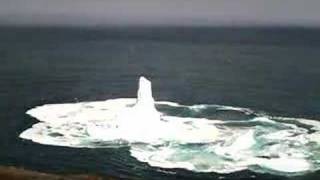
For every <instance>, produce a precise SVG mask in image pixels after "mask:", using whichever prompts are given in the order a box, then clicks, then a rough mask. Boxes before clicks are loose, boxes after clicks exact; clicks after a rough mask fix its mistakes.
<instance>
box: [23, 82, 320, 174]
mask: <svg viewBox="0 0 320 180" xmlns="http://www.w3.org/2000/svg"><path fill="white" fill-rule="evenodd" d="M27 114H29V115H31V116H33V117H35V118H37V119H38V120H39V121H40V122H39V123H37V124H35V125H33V126H32V127H31V128H29V129H27V130H26V131H24V132H23V133H21V134H20V137H21V138H24V139H29V140H32V141H34V142H37V143H41V144H48V145H57V146H69V147H87V148H103V147H109V148H110V147H119V146H130V153H131V155H132V156H133V157H135V158H136V159H138V160H139V161H142V162H147V163H148V164H149V165H151V166H158V167H163V168H185V169H188V170H191V171H197V172H217V173H231V172H236V171H240V170H245V169H249V170H252V171H255V172H263V173H265V172H268V173H273V174H278V175H288V176H290V175H300V174H304V173H307V172H311V171H315V170H318V169H320V153H319V152H320V140H319V139H320V138H319V137H320V122H319V121H315V120H308V119H296V118H283V117H272V116H268V115H259V114H257V113H255V112H254V111H252V110H250V109H245V108H238V107H229V106H220V105H193V106H185V105H180V104H178V103H174V102H155V101H154V99H153V97H152V90H151V82H150V81H148V80H147V79H145V78H144V77H141V78H140V80H139V90H138V93H137V99H134V98H127V99H111V100H106V101H98V102H82V103H71V104H51V105H43V106H40V107H36V108H34V109H31V110H29V111H28V112H27Z"/></svg>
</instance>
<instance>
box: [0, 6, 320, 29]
mask: <svg viewBox="0 0 320 180" xmlns="http://www.w3.org/2000/svg"><path fill="white" fill-rule="evenodd" d="M319 7H320V1H318V0H306V1H301V0H282V1H278V0H269V1H263V0H258V1H257V0H240V1H230V0H229V1H225V0H197V1H196V0H189V1H185V0H161V1H155V0H135V1H130V0H122V1H116V0H108V1H103V0H91V1H86V0H55V1H50V0H28V1H24V0H15V1H12V0H1V1H0V24H2V25H4V24H5V25H7V24H10V25H80V26H103V25H107V26H108V25H153V26H154V25H155V26H157V25H160V26H161V25H164V26H172V25H175V26H203V25H204V26H220V25H227V26H230V25H231V26H235V25H236V26H239V25H240V26H247V25H249V26H253V25H263V26H265V25H276V26H288V25H289V26H290V25H294V26H319V25H320V19H319V18H318V17H319V16H320V12H319V11H318V9H319Z"/></svg>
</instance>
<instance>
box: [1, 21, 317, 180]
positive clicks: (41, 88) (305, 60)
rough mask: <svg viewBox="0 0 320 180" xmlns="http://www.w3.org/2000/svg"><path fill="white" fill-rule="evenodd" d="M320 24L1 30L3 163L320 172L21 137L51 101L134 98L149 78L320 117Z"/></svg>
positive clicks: (64, 168) (134, 175)
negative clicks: (178, 161) (189, 160)
mask: <svg viewBox="0 0 320 180" xmlns="http://www.w3.org/2000/svg"><path fill="white" fill-rule="evenodd" d="M319 32H320V30H319V29H304V28H96V29H88V28H61V27H60V28H54V27H52V28H39V27H38V28H37V27H32V28H31V27H29V28H26V27H1V28H0V62H1V66H0V122H1V126H0V145H1V149H0V163H1V165H15V166H22V167H26V168H30V169H35V170H43V171H48V172H59V173H77V172H82V173H83V172H90V173H98V174H102V175H114V176H117V177H119V178H124V179H128V178H131V179H164V178H165V179H179V178H183V179H185V178H189V179H206V178H209V179H214V178H216V179H219V178H220V179H221V178H224V179H316V178H317V177H319V176H320V175H319V173H317V172H313V173H310V174H306V175H304V176H298V177H285V176H276V175H271V174H259V173H254V172H251V171H241V172H237V173H231V174H217V173H195V172H192V171H187V170H183V169H163V168H157V167H151V166H149V165H148V164H147V163H142V162H139V161H137V160H136V159H135V158H133V157H132V156H130V155H129V149H128V147H121V148H99V149H87V148H76V149H75V148H68V147H56V146H46V145H40V144H36V143H33V142H30V141H27V140H23V139H20V138H18V136H19V134H20V133H21V132H22V131H24V130H25V129H27V128H29V127H30V126H32V125H33V124H34V123H35V122H37V121H36V120H35V119H33V118H32V117H30V116H28V115H26V114H25V112H26V111H27V110H29V109H31V108H33V107H35V106H39V105H43V104H51V103H66V102H69V103H74V102H81V101H97V100H106V99H113V98H122V97H135V96H136V89H137V81H138V77H139V76H140V75H144V76H146V77H148V78H149V79H151V80H152V82H153V94H154V97H155V99H157V100H164V101H174V102H179V103H181V104H186V105H193V104H220V105H229V106H239V107H246V108H250V109H253V110H255V111H256V112H261V113H268V114H270V115H273V116H287V117H297V118H299V117H301V118H310V119H320V108H319V107H320V96H319V95H320V94H319V92H320V91H319V90H320V85H319V84H318V82H319V77H320V76H319V75H320V61H319V60H318V58H319V55H320V51H319V50H320V35H319Z"/></svg>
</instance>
